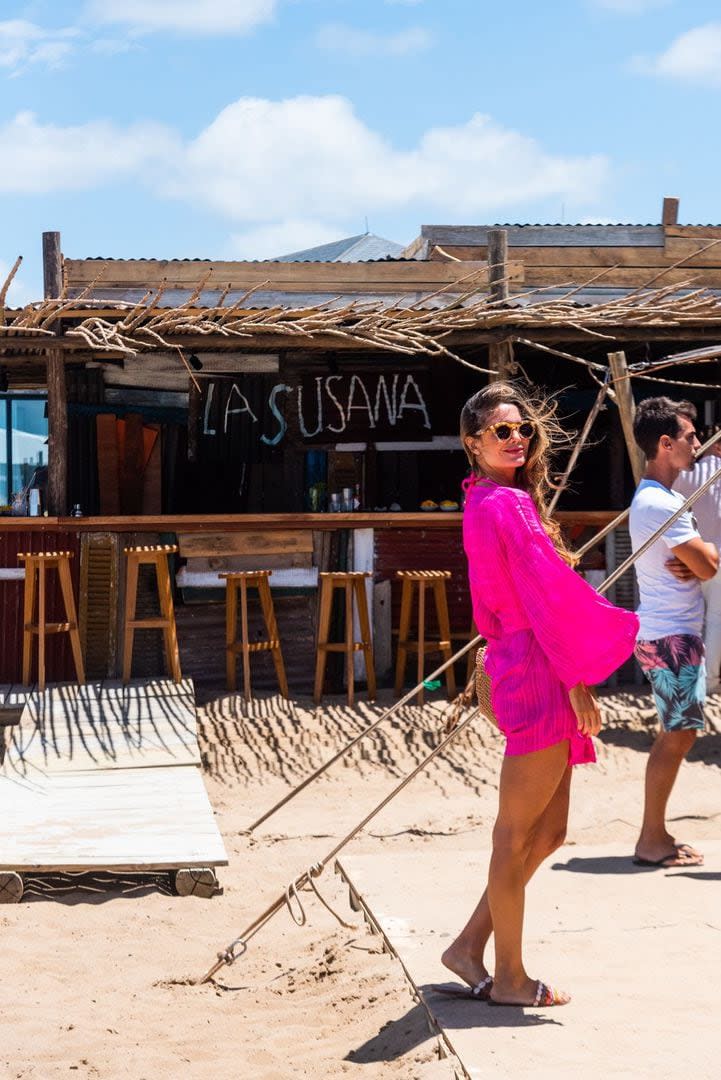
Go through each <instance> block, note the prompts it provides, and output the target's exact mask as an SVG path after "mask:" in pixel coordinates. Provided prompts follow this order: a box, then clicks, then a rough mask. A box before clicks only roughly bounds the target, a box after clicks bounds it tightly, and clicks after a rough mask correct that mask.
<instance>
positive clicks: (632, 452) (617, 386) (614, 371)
mask: <svg viewBox="0 0 721 1080" xmlns="http://www.w3.org/2000/svg"><path fill="white" fill-rule="evenodd" d="M608 363H609V367H610V368H611V376H612V380H613V389H614V391H615V393H616V404H617V405H618V411H619V414H620V416H621V425H622V427H623V436H624V439H625V440H626V449H627V450H628V456H629V459H630V461H631V469H632V471H633V478H634V480H635V482H636V483H637V484H638V483H639V481H640V480H641V477H642V476H643V471H644V468H645V464H646V463H645V458H644V455H643V453H642V452H641V448H640V447H639V446H638V445H637V444H636V440H635V439H634V437H633V418H634V416H635V413H636V406H635V405H634V401H633V391H632V389H631V380H630V378H629V377H628V364H627V363H626V354H625V353H624V352H613V353H609V354H608Z"/></svg>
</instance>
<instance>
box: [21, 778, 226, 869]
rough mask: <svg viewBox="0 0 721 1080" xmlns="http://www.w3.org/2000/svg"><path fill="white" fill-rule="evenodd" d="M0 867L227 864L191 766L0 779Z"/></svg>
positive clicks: (211, 814)
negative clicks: (39, 779)
mask: <svg viewBox="0 0 721 1080" xmlns="http://www.w3.org/2000/svg"><path fill="white" fill-rule="evenodd" d="M0 816H1V817H2V821H3V829H2V831H1V832H0V869H3V870H16V871H19V872H25V873H27V872H29V871H36V872H43V871H44V872H49V871H71V870H85V869H89V868H92V869H95V870H120V869H122V870H126V871H131V870H135V871H142V870H150V869H155V870H160V869H172V868H175V867H186V866H188V867H191V866H224V865H226V864H227V855H226V853H225V848H224V845H223V841H222V838H221V836H220V833H219V832H218V827H217V825H216V823H215V819H214V817H213V811H212V809H211V806H210V803H209V802H208V796H207V793H206V791H205V787H204V785H203V778H202V775H201V773H200V770H199V769H198V768H196V767H195V766H192V767H187V768H179V769H167V768H152V767H151V768H146V769H118V770H115V771H112V772H109V771H104V770H96V771H90V772H84V773H76V774H72V773H53V774H50V775H48V776H46V777H44V778H43V782H42V784H39V783H33V782H31V781H29V780H21V781H10V780H8V779H6V778H5V777H0Z"/></svg>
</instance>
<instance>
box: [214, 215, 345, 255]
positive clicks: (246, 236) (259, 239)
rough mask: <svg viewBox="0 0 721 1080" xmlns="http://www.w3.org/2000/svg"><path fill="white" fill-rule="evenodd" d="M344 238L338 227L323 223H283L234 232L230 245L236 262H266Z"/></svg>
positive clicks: (289, 221) (296, 221) (285, 221)
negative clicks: (244, 260)
mask: <svg viewBox="0 0 721 1080" xmlns="http://www.w3.org/2000/svg"><path fill="white" fill-rule="evenodd" d="M342 235H345V234H344V233H342V230H341V231H339V227H338V225H328V224H327V223H325V222H323V221H304V220H297V219H296V220H283V221H277V222H274V223H273V224H271V225H258V226H255V227H253V228H251V229H245V230H244V231H243V232H235V233H233V234H232V235H231V238H230V241H231V246H232V254H233V257H234V258H236V259H268V258H272V257H273V256H274V255H289V254H290V253H291V252H292V251H303V249H304V248H309V247H316V246H317V245H318V244H330V243H332V241H333V240H339V239H341V236H342Z"/></svg>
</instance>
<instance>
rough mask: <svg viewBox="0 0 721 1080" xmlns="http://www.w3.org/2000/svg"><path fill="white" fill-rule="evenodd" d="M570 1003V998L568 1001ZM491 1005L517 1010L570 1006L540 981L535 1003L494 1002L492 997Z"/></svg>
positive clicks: (537, 984) (489, 1001)
mask: <svg viewBox="0 0 721 1080" xmlns="http://www.w3.org/2000/svg"><path fill="white" fill-rule="evenodd" d="M568 1000H569V1001H570V998H569V999H568ZM488 1004H489V1005H505V1006H510V1007H513V1006H515V1008H517V1009H547V1008H549V1007H550V1006H551V1005H568V1001H564V1000H563V998H562V997H561V995H560V993H559V991H558V990H554V989H553V987H552V986H547V985H546V983H544V982H541V980H540V979H539V980H538V981H537V982H536V996H535V997H534V999H533V1001H530V1002H529V1001H494V999H493V998H492V997H490V996H489V998H488Z"/></svg>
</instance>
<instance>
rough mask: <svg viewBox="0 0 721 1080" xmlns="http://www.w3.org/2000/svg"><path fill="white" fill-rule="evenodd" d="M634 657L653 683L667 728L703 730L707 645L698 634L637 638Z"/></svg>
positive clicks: (653, 689)
mask: <svg viewBox="0 0 721 1080" xmlns="http://www.w3.org/2000/svg"><path fill="white" fill-rule="evenodd" d="M634 656H635V657H636V659H637V660H638V662H639V664H640V665H641V670H642V671H643V673H644V675H645V676H646V678H647V679H648V681H649V682H650V683H651V689H652V691H653V697H654V701H655V702H656V709H657V710H658V715H659V719H660V720H661V724H662V725H663V729H664V731H703V729H704V723H705V721H704V714H703V704H704V699H705V697H706V664H705V661H704V645H703V640H702V639H701V638H700V637H696V635H695V634H671V635H670V636H669V637H662V638H657V639H656V640H655V641H637V642H636V648H635V649H634Z"/></svg>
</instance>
